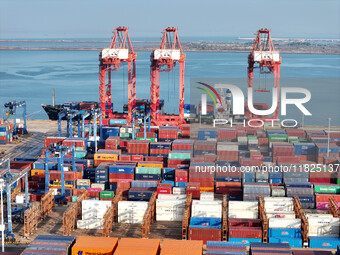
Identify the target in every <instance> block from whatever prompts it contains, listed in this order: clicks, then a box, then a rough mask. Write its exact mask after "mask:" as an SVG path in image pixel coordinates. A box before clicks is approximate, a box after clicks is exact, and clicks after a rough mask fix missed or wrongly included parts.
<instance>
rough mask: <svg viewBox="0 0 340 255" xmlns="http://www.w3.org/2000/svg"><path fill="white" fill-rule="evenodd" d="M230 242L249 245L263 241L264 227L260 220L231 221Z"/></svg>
mask: <svg viewBox="0 0 340 255" xmlns="http://www.w3.org/2000/svg"><path fill="white" fill-rule="evenodd" d="M228 230H229V239H228V240H229V241H230V242H242V243H245V244H247V245H249V244H250V243H259V242H261V241H262V226H261V221H260V220H259V219H241V218H240V219H236V218H234V219H229V229H228Z"/></svg>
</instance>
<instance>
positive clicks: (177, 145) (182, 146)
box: [172, 139, 194, 152]
mask: <svg viewBox="0 0 340 255" xmlns="http://www.w3.org/2000/svg"><path fill="white" fill-rule="evenodd" d="M172 149H173V150H186V151H191V152H192V151H193V150H194V140H183V139H181V140H175V141H173V142H172Z"/></svg>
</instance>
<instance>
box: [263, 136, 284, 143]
mask: <svg viewBox="0 0 340 255" xmlns="http://www.w3.org/2000/svg"><path fill="white" fill-rule="evenodd" d="M268 138H269V141H281V142H287V141H288V136H287V135H269V137H268Z"/></svg>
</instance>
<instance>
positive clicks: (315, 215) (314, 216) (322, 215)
mask: <svg viewBox="0 0 340 255" xmlns="http://www.w3.org/2000/svg"><path fill="white" fill-rule="evenodd" d="M306 217H307V219H309V218H333V215H332V214H328V213H324V214H323V213H322V214H321V213H306Z"/></svg>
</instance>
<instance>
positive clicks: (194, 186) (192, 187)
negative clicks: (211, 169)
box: [187, 182, 201, 199]
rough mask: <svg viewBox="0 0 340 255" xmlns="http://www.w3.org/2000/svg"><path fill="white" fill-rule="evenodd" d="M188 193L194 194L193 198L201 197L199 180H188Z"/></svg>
mask: <svg viewBox="0 0 340 255" xmlns="http://www.w3.org/2000/svg"><path fill="white" fill-rule="evenodd" d="M187 194H192V198H194V199H199V198H200V194H201V192H200V183H199V182H188V184H187Z"/></svg>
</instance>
